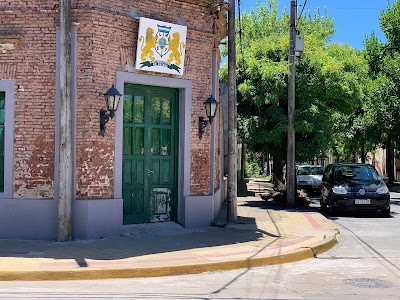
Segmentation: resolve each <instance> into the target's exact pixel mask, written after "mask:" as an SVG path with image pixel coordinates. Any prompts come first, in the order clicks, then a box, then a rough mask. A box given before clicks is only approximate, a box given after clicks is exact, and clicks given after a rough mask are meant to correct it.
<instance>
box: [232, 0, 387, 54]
mask: <svg viewBox="0 0 400 300" xmlns="http://www.w3.org/2000/svg"><path fill="white" fill-rule="evenodd" d="M260 2H261V3H266V0H261V1H260ZM278 2H279V11H280V12H282V11H283V10H284V9H285V8H286V10H287V11H289V7H290V0H284V1H282V0H280V1H278ZM305 2H306V1H305V0H297V4H298V5H304V3H305ZM388 2H389V4H390V5H393V3H394V2H395V0H389V1H388V0H307V4H306V7H305V10H310V11H311V12H313V11H314V10H315V9H317V8H318V7H319V8H320V11H321V12H323V10H324V8H325V7H326V9H327V13H328V15H330V16H331V17H332V18H333V20H334V21H335V24H336V33H335V35H334V36H333V38H332V41H331V42H340V43H346V42H348V43H349V44H350V45H351V46H353V47H354V48H357V49H363V48H364V46H363V41H364V39H365V35H366V34H368V35H370V34H371V33H372V32H374V33H375V34H376V35H377V36H378V38H379V39H380V40H381V41H385V37H384V34H383V32H382V30H381V29H380V26H379V15H380V12H381V10H383V9H385V8H386V7H387V4H388ZM240 3H241V5H240V8H241V11H242V12H244V11H250V10H251V8H256V7H257V0H241V1H240ZM236 9H238V7H236ZM301 9H302V7H300V6H299V8H298V12H299V13H300V11H301Z"/></svg>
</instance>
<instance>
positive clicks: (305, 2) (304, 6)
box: [297, 0, 307, 21]
mask: <svg viewBox="0 0 400 300" xmlns="http://www.w3.org/2000/svg"><path fill="white" fill-rule="evenodd" d="M306 5H307V0H305V1H304V5H303V8H302V9H301V12H300V16H299V17H298V19H297V21H300V19H301V16H302V15H303V11H304V9H305V8H306Z"/></svg>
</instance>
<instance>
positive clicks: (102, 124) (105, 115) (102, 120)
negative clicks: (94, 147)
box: [99, 108, 110, 136]
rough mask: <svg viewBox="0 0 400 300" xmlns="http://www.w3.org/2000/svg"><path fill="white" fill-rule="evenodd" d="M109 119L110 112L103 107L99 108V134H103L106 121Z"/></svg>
mask: <svg viewBox="0 0 400 300" xmlns="http://www.w3.org/2000/svg"><path fill="white" fill-rule="evenodd" d="M109 120H110V112H109V111H108V110H105V109H103V108H102V109H100V131H99V135H101V136H104V133H105V132H106V123H107V122H108V121H109Z"/></svg>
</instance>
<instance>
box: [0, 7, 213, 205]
mask: <svg viewBox="0 0 400 300" xmlns="http://www.w3.org/2000/svg"><path fill="white" fill-rule="evenodd" d="M209 2H213V1H194V0H188V1H185V2H182V1H178V0H176V1H174V0H153V1H150V0H141V1H132V0H131V1H127V0H119V1H100V0H98V1H95V0H83V1H73V2H72V8H73V14H72V15H73V20H74V21H76V22H77V23H78V25H76V26H75V27H74V28H75V29H76V31H77V56H78V57H77V61H78V63H77V97H78V99H77V117H76V123H77V130H76V159H77V162H76V167H77V170H76V171H77V174H76V176H77V197H78V198H108V197H112V196H113V179H114V178H113V172H114V170H113V166H114V161H113V157H114V136H113V132H114V121H113V120H111V121H110V122H109V123H108V124H107V131H106V137H104V138H103V137H101V136H99V135H98V130H99V115H98V114H99V110H100V108H101V107H102V106H104V99H103V96H102V94H103V93H104V92H105V91H106V89H107V88H108V87H110V86H111V84H112V83H114V82H115V71H117V70H124V67H125V64H124V63H125V61H124V60H125V59H126V57H125V56H126V55H124V54H127V53H128V54H132V55H133V56H134V55H135V52H136V50H135V49H136V39H137V30H138V20H137V19H134V18H132V16H142V17H147V18H154V19H158V20H162V21H165V22H171V23H177V20H179V21H180V22H183V23H184V24H186V25H187V26H188V34H187V47H186V62H185V74H184V76H183V78H185V79H190V80H192V82H193V99H192V123H191V124H192V125H191V139H192V158H191V162H192V165H191V169H192V174H191V193H192V194H208V193H209V175H210V170H209V158H210V127H209V126H208V127H207V129H206V131H205V134H204V135H203V138H202V139H201V140H199V138H198V116H205V112H204V106H203V103H204V101H205V100H206V99H207V98H208V97H209V96H210V94H211V53H212V48H213V46H214V35H213V16H212V15H211V14H210V8H209V6H207V4H208V3H209ZM58 6H59V1H48V0H47V1H20V0H8V1H5V3H4V2H1V3H0V36H1V34H3V35H4V34H5V33H7V34H9V33H12V34H15V35H19V36H21V37H22V42H21V44H20V45H19V46H18V47H17V48H16V49H14V50H10V51H7V52H5V53H2V52H0V76H2V74H3V75H4V73H5V72H3V73H1V70H2V66H3V69H4V66H5V64H7V65H8V66H11V67H13V66H15V65H16V66H17V68H16V70H17V71H16V72H15V78H12V79H16V81H17V84H21V85H23V86H24V88H25V92H18V93H17V94H16V100H15V154H14V160H15V172H14V185H15V187H14V189H15V196H16V197H22V198H27V197H32V198H42V197H43V198H51V197H52V196H53V188H54V180H53V177H54V171H53V166H54V148H55V145H54V131H55V118H54V115H55V79H56V78H55V71H56V70H55V59H56V56H55V55H56V49H55V48H56V45H55V43H56V34H55V31H56V26H57V23H58V15H59V11H58ZM5 10H8V11H13V12H5ZM131 49H133V51H132V50H131ZM131 71H134V72H137V71H135V70H131ZM143 73H144V72H143ZM162 76H165V77H171V76H172V75H162V74H160V77H162ZM172 77H173V76H172ZM0 79H3V78H1V77H0ZM38 100H39V103H40V105H39V107H38V106H34V103H35V102H36V101H38ZM216 159H217V160H219V158H216ZM217 169H219V167H218V168H217Z"/></svg>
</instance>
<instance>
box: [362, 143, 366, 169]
mask: <svg viewBox="0 0 400 300" xmlns="http://www.w3.org/2000/svg"><path fill="white" fill-rule="evenodd" d="M365 156H366V154H365V143H364V141H362V145H361V162H362V163H363V164H365Z"/></svg>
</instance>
